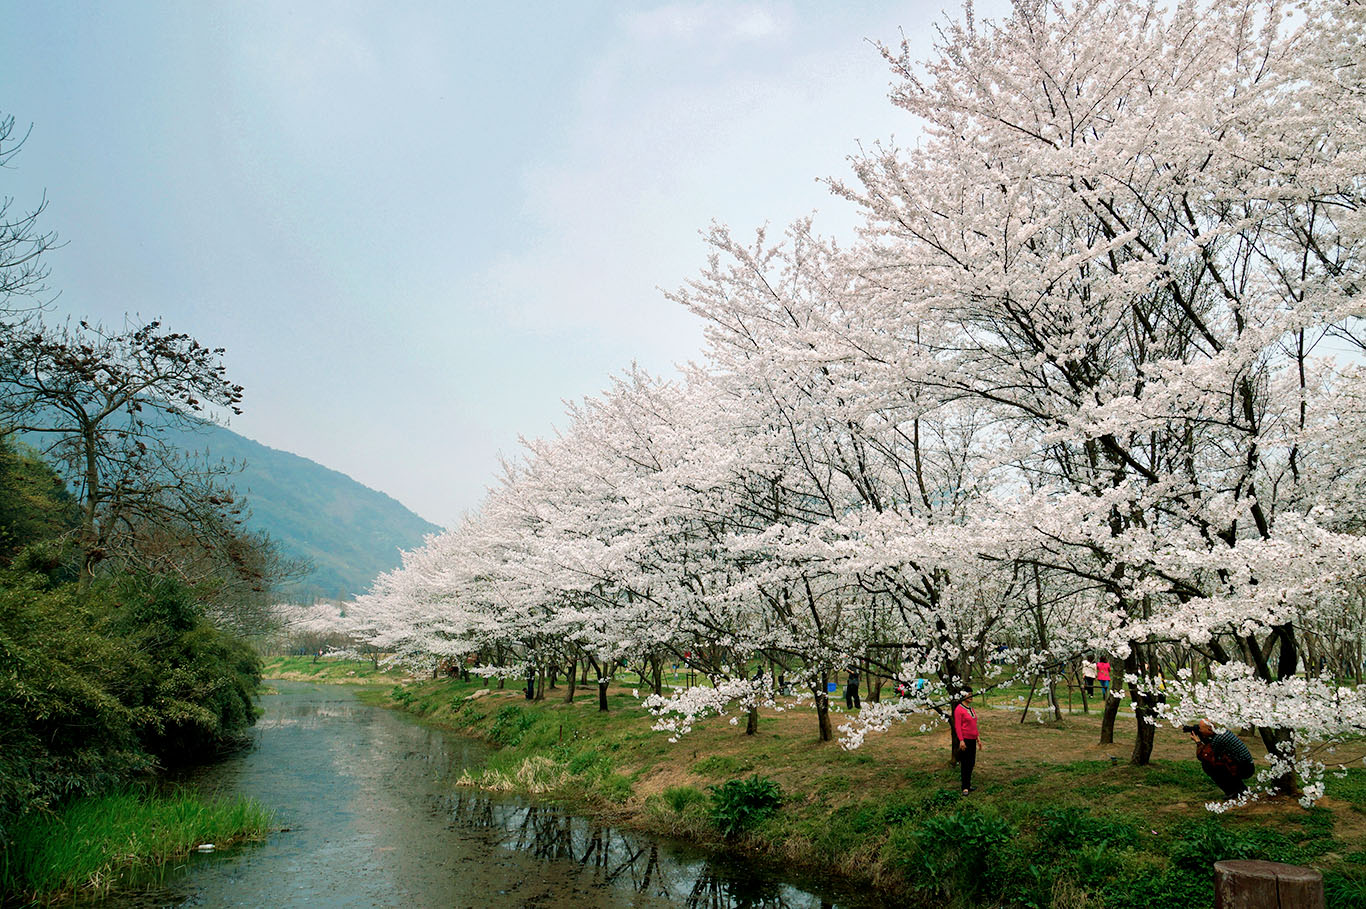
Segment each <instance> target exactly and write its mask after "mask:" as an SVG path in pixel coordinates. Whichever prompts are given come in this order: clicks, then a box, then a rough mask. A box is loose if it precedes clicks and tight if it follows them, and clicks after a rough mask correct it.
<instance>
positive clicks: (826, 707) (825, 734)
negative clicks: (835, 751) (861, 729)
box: [816, 669, 835, 742]
mask: <svg viewBox="0 0 1366 909" xmlns="http://www.w3.org/2000/svg"><path fill="white" fill-rule="evenodd" d="M826 679H827V673H826V672H825V670H823V669H822V670H821V680H820V687H819V688H818V689H817V690H816V722H817V724H818V725H819V726H820V730H821V741H822V742H828V741H830V740H831V739H833V738H834V737H835V734H834V732H833V731H832V730H831V729H830V696H829V695H828V694H827V693H826V688H827V687H828V686H829V683H828V682H827V680H826Z"/></svg>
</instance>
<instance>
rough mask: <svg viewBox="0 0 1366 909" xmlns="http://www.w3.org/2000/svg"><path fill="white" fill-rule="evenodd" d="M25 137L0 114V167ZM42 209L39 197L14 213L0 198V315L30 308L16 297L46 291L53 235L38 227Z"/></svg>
mask: <svg viewBox="0 0 1366 909" xmlns="http://www.w3.org/2000/svg"><path fill="white" fill-rule="evenodd" d="M27 138H28V131H25V132H24V133H23V135H16V133H15V123H14V117H13V116H4V115H0V168H4V167H7V166H9V163H10V161H11V159H13V158H14V156H15V155H17V154H18V153H19V150H20V148H22V147H23V145H24V141H25V140H26V139H27ZM45 208H47V199H46V198H43V199H42V200H41V201H40V202H39V203H38V205H37V206H36V207H34V208H32V209H29V210H27V211H25V210H22V209H21V210H18V211H16V210H13V209H14V200H13V199H12V198H11V197H9V196H0V315H12V314H14V313H18V312H22V311H24V310H25V309H31V308H34V307H24V306H20V305H19V303H18V298H20V297H40V296H41V295H42V294H43V292H44V291H45V290H46V284H45V283H44V282H45V281H46V280H47V266H46V265H45V264H44V263H43V260H42V255H43V253H44V252H46V251H47V250H49V249H51V248H52V247H53V246H55V245H56V243H57V235H56V234H54V233H51V232H48V231H43V230H40V229H39V228H38V217H39V216H40V215H41V214H42V213H43V209H45Z"/></svg>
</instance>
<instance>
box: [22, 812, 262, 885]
mask: <svg viewBox="0 0 1366 909" xmlns="http://www.w3.org/2000/svg"><path fill="white" fill-rule="evenodd" d="M271 824H272V815H271V812H270V811H269V810H268V809H266V808H265V807H264V806H262V805H260V804H259V803H257V802H255V801H253V800H251V799H244V798H235V799H203V798H200V797H198V796H195V795H192V794H190V793H185V792H180V793H172V794H158V793H154V792H147V791H139V790H128V791H125V792H120V793H113V794H110V795H102V796H92V797H88V798H82V799H77V800H75V801H73V802H70V803H68V804H67V805H65V806H63V807H62V808H61V809H60V810H58V811H57V812H55V813H52V814H43V815H34V816H31V817H28V818H25V819H24V820H23V821H22V822H21V823H19V824H18V825H16V827H15V828H14V829H13V830H12V831H11V833H12V836H11V838H10V842H9V848H8V850H7V852H6V862H5V864H4V867H3V868H2V869H0V874H3V880H0V883H3V888H0V892H3V893H4V894H6V895H7V898H9V899H17V900H27V901H30V903H31V904H37V905H42V904H44V903H51V902H57V901H65V900H69V899H71V898H73V897H76V896H78V895H79V896H82V897H88V896H97V895H101V894H106V893H108V892H110V891H111V890H114V889H117V888H124V887H144V886H147V885H148V884H151V883H155V882H158V881H160V880H161V879H162V877H163V876H164V875H165V872H166V870H167V869H168V868H170V867H171V866H173V865H174V864H176V863H177V862H179V861H180V860H181V859H184V858H185V857H186V856H188V855H189V854H191V853H192V852H195V851H196V850H199V849H201V847H203V846H204V845H205V844H212V849H213V850H222V849H227V848H230V847H232V846H235V845H237V844H239V843H244V842H259V841H261V840H263V839H265V836H266V834H267V832H269V830H270V827H271Z"/></svg>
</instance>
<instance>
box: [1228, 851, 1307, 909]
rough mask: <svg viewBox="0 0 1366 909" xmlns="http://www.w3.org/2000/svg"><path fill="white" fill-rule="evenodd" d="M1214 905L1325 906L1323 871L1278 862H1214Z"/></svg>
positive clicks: (1258, 908)
mask: <svg viewBox="0 0 1366 909" xmlns="http://www.w3.org/2000/svg"><path fill="white" fill-rule="evenodd" d="M1214 909H1324V901H1323V875H1322V874H1320V873H1319V872H1318V871H1315V870H1314V869H1313V868H1302V867H1300V866H1299V865H1282V864H1281V863H1280V862H1245V861H1229V862H1215V863H1214Z"/></svg>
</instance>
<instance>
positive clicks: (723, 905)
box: [448, 791, 853, 909]
mask: <svg viewBox="0 0 1366 909" xmlns="http://www.w3.org/2000/svg"><path fill="white" fill-rule="evenodd" d="M448 811H449V816H450V818H451V827H452V829H454V830H458V831H478V832H480V833H481V834H483V836H484V838H485V840H486V841H487V842H491V843H495V844H497V845H499V846H501V847H503V848H507V849H514V850H517V851H519V852H524V853H530V854H531V855H533V856H535V857H536V858H538V859H541V860H543V861H547V862H559V863H572V864H574V865H577V866H578V867H579V869H580V873H581V874H584V875H587V876H588V877H589V878H590V879H591V880H592V882H593V883H594V884H595V885H598V886H614V887H623V888H630V889H631V890H632V891H634V892H635V893H638V894H642V895H645V896H649V897H652V898H656V899H663V900H666V901H668V902H669V903H670V904H672V905H678V906H688V907H698V909H815V907H821V909H827V907H833V906H834V905H835V903H833V902H829V901H827V900H825V899H822V898H820V897H819V896H816V895H815V894H812V893H810V892H806V891H804V890H801V889H799V888H797V887H795V886H792V885H790V884H787V883H785V882H783V881H781V880H779V879H777V878H774V877H771V876H769V875H765V874H760V873H756V871H755V870H754V869H753V868H749V867H745V866H744V865H743V864H741V863H738V862H734V863H731V862H725V861H718V860H716V859H711V858H705V857H703V856H701V855H689V854H688V853H687V852H686V851H685V850H684V849H682V848H681V847H673V848H670V849H667V850H661V848H660V844H659V841H657V840H654V839H652V838H650V837H645V836H642V835H639V834H635V833H630V832H627V831H623V830H618V829H615V828H613V827H604V826H602V825H600V824H597V823H594V822H593V821H590V820H587V819H585V818H582V817H578V816H575V815H572V814H568V813H566V812H565V811H564V810H563V809H561V808H559V807H558V806H555V805H526V804H518V803H514V802H508V801H506V800H504V799H500V798H497V797H493V796H489V795H487V794H484V793H480V792H475V791H462V792H460V793H458V794H457V795H455V796H454V797H453V798H452V799H451V800H450V803H449V808H448ZM841 905H845V906H849V905H853V903H851V902H849V901H848V900H845V901H842V903H841Z"/></svg>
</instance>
